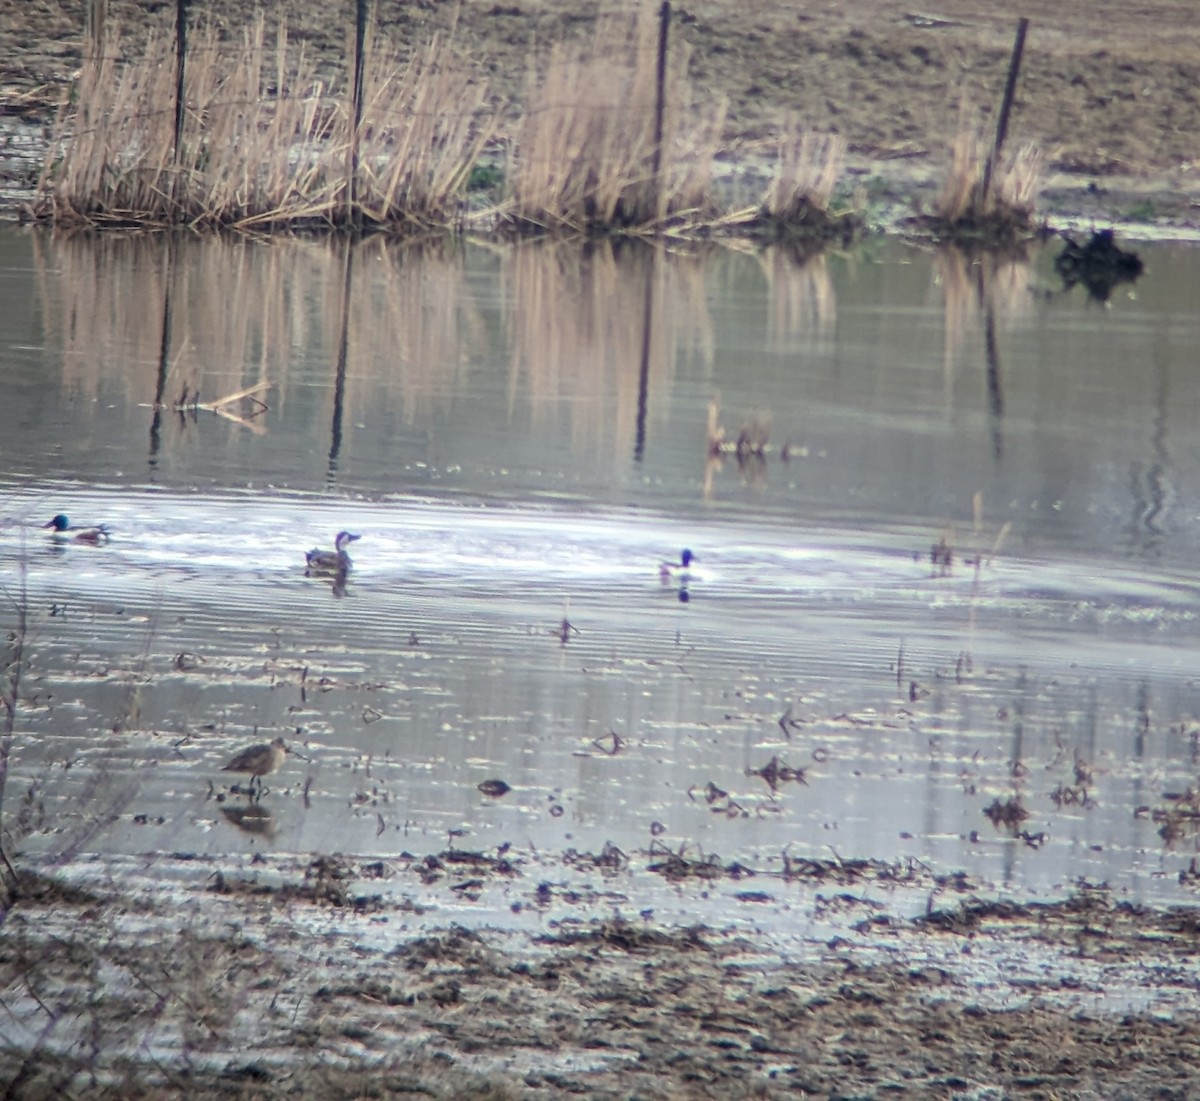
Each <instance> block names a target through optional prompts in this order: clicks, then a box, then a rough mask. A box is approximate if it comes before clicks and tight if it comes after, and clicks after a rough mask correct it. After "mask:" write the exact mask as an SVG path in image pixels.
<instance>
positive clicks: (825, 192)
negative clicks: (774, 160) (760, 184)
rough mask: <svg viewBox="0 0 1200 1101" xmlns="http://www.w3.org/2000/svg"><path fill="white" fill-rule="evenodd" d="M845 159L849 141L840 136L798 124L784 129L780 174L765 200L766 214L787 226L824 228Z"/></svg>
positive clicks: (777, 174)
mask: <svg viewBox="0 0 1200 1101" xmlns="http://www.w3.org/2000/svg"><path fill="white" fill-rule="evenodd" d="M845 157H846V139H845V138H843V137H841V136H840V135H839V134H816V133H813V132H811V131H808V130H803V129H801V128H800V127H799V126H797V125H795V124H792V125H790V126H787V127H785V128H784V130H783V132H782V133H781V135H780V138H779V148H778V167H777V171H776V173H775V176H774V177H773V178H772V180H771V183H770V184H769V185H768V187H767V192H766V195H765V196H764V197H763V211H764V213H765V214H766V215H767V217H768V218H770V219H772V220H773V221H776V222H780V223H784V224H787V225H792V226H803V225H814V224H817V225H823V224H824V223H825V222H826V221H827V220H828V217H829V202H830V199H832V198H833V191H834V188H835V187H836V186H837V183H838V180H839V179H840V178H841V174H842V165H843V162H844V160H845Z"/></svg>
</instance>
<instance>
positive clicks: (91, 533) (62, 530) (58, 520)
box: [42, 512, 110, 547]
mask: <svg viewBox="0 0 1200 1101" xmlns="http://www.w3.org/2000/svg"><path fill="white" fill-rule="evenodd" d="M42 527H43V528H48V529H49V530H50V538H51V539H52V540H54V542H56V543H89V544H91V545H92V546H93V547H95V546H99V545H100V544H101V543H107V542H108V540H109V535H110V532H109V527H108V525H107V524H97V525H96V526H95V527H90V528H84V527H72V526H71V521H70V518H69V517H68V516H67V515H66V513H63V512H60V513H59V514H58V515H57V516H55V517H54V518H53V519H51V520H50V521H49V522H48V523H45V524H43V525H42Z"/></svg>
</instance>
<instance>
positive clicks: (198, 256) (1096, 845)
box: [0, 233, 1200, 897]
mask: <svg viewBox="0 0 1200 1101" xmlns="http://www.w3.org/2000/svg"><path fill="white" fill-rule="evenodd" d="M1147 258H1148V263H1149V273H1150V274H1149V275H1148V276H1147V278H1146V280H1145V282H1144V283H1143V284H1142V285H1139V288H1138V296H1137V298H1132V297H1128V296H1126V297H1124V298H1118V299H1117V300H1116V301H1115V303H1114V304H1113V306H1112V307H1111V308H1110V309H1108V310H1101V309H1098V308H1096V307H1095V306H1092V305H1088V304H1087V303H1085V302H1084V301H1083V300H1082V298H1080V299H1078V300H1077V299H1073V298H1070V297H1068V296H1052V295H1049V294H1047V293H1046V291H1047V290H1048V287H1049V283H1048V272H1049V267H1050V264H1049V257H1047V256H1043V255H1037V256H1034V257H1033V258H1032V259H1030V260H1020V261H1018V260H1010V259H1000V260H997V259H981V260H973V259H971V258H969V257H966V256H964V255H962V254H960V253H954V252H933V251H925V250H920V249H913V248H908V247H905V246H902V245H900V244H897V243H895V242H889V241H878V242H870V243H868V245H867V246H866V247H865V248H864V249H863V250H861V251H859V252H857V253H855V254H852V255H828V256H824V257H818V258H816V259H808V260H805V259H803V258H798V257H795V256H792V255H789V253H788V252H787V251H786V250H781V249H764V250H748V249H746V248H745V247H744V246H738V247H736V248H726V247H724V246H717V245H712V246H708V247H704V248H689V249H687V250H683V251H678V252H673V251H669V250H650V249H647V248H642V247H635V246H630V245H626V246H621V247H618V246H616V245H613V244H611V243H599V244H595V245H592V246H588V247H584V248H580V247H575V246H566V245H563V244H561V243H559V244H555V243H535V242H526V243H523V244H520V245H516V246H512V247H504V248H497V247H494V246H491V245H475V244H466V245H451V244H446V243H444V242H435V243H426V244H417V245H412V244H409V245H398V244H396V243H394V242H388V241H385V240H382V239H373V240H368V241H365V242H362V243H360V244H357V245H354V246H350V247H346V246H344V245H343V246H335V247H331V246H329V245H326V244H323V243H316V242H311V241H303V240H291V241H275V240H271V241H262V242H259V241H248V240H247V241H215V242H214V241H203V242H202V241H195V240H182V239H181V240H176V241H175V242H173V243H172V244H170V245H169V246H168V245H164V243H163V242H161V241H156V240H150V239H135V238H119V237H99V238H56V237H45V236H25V235H16V234H11V233H10V234H8V235H6V237H5V239H4V241H3V246H2V250H0V262H3V263H7V264H8V273H7V274H6V275H5V278H6V280H7V281H9V282H12V283H19V285H20V287H21V293H22V294H23V295H24V296H25V297H24V300H22V298H21V297H20V295H17V296H14V298H13V306H12V309H11V310H10V311H8V312H5V313H4V314H3V315H0V339H3V343H4V348H5V355H6V359H7V362H8V364H9V367H8V373H9V379H10V393H11V395H12V400H10V401H9V402H8V403H6V404H5V405H4V406H3V407H2V408H0V433H2V434H3V439H4V440H5V445H4V446H5V458H6V473H5V475H4V490H3V492H4V515H5V518H6V524H5V526H4V527H3V528H2V529H0V555H2V556H3V560H4V563H5V571H6V576H7V577H9V578H10V579H12V578H16V577H17V576H22V577H23V579H24V580H23V583H24V584H25V585H27V589H28V594H29V596H28V601H29V608H30V612H31V619H30V623H31V627H30V638H31V643H32V645H31V650H30V653H31V654H32V655H33V656H32V657H31V658H30V674H29V677H28V678H27V685H28V686H29V688H28V692H29V700H28V707H27V708H26V710H25V711H24V712H23V713H22V722H21V723H20V724H19V729H18V732H17V760H18V766H19V776H20V777H22V778H23V781H22V782H25V783H30V782H35V783H37V784H38V785H39V791H40V793H41V795H42V800H43V801H42V805H43V806H44V807H45V808H46V811H45V814H46V817H45V818H44V819H43V820H42V821H40V822H39V823H35V824H34V825H35V828H34V829H33V831H32V833H31V835H30V837H29V838H28V839H27V840H26V841H25V842H24V847H25V849H26V851H33V850H34V849H39V848H40V849H43V850H45V851H58V850H60V849H61V847H62V846H63V845H64V844H66V845H67V846H68V847H70V846H76V847H82V848H83V849H85V850H90V849H98V850H103V851H115V852H141V851H155V850H166V849H171V850H208V851H241V850H243V849H246V848H255V847H261V846H273V847H276V848H280V849H288V850H297V851H306V850H313V851H328V850H329V849H330V848H331V847H336V848H341V849H345V850H349V851H354V852H363V853H376V852H377V853H380V854H387V853H389V852H396V851H399V850H401V849H410V850H411V849H416V850H422V851H423V850H425V849H430V850H431V851H432V850H433V849H436V848H437V846H438V845H440V844H443V843H444V842H445V839H446V838H447V837H451V836H462V837H466V838H468V839H469V841H468V842H466V843H468V844H472V845H475V846H478V847H480V848H486V847H490V846H496V845H500V844H502V843H505V842H511V843H513V844H516V845H525V846H530V847H532V848H533V849H535V850H536V851H538V852H555V851H558V852H561V851H563V850H565V849H567V848H571V847H577V848H586V849H590V850H591V851H594V852H600V851H601V850H602V848H603V847H604V845H605V844H606V843H612V844H614V845H617V846H619V847H620V848H621V849H622V850H624V851H626V852H637V851H645V850H646V849H647V848H648V847H649V846H650V845H651V844H656V845H669V846H670V847H672V848H675V849H678V848H679V847H681V846H682V847H688V846H692V847H694V850H695V851H702V852H709V853H718V854H720V856H721V857H722V858H724V859H727V860H728V859H740V860H744V861H746V862H748V863H753V864H756V865H757V866H759V867H762V868H764V869H772V868H774V869H778V868H780V867H781V866H782V865H783V863H784V862H785V860H786V859H789V858H790V857H794V856H796V855H798V854H820V855H826V854H828V853H830V852H835V853H837V854H838V855H839V856H841V857H854V856H876V857H882V858H887V859H898V860H899V859H908V858H916V859H919V860H921V861H924V862H927V863H929V864H930V866H932V867H934V868H936V869H938V870H943V871H944V870H955V869H959V868H963V869H966V870H967V871H968V872H970V873H971V874H973V875H978V876H979V877H980V878H981V879H984V880H987V881H990V882H995V883H1002V884H1007V885H1009V886H1011V887H1013V888H1014V889H1016V890H1020V891H1026V890H1035V891H1047V892H1048V891H1053V890H1058V889H1062V888H1064V887H1066V886H1069V885H1070V884H1072V883H1074V882H1076V881H1077V880H1078V879H1080V878H1086V879H1091V880H1109V881H1111V882H1113V883H1115V884H1119V885H1120V886H1122V887H1123V888H1126V889H1128V890H1130V891H1131V892H1133V893H1134V894H1136V895H1138V896H1140V897H1148V896H1155V897H1157V896H1165V897H1169V896H1172V895H1173V894H1174V893H1178V892H1179V891H1181V890H1184V889H1186V888H1184V887H1181V886H1180V883H1179V880H1178V873H1179V872H1180V871H1181V870H1184V869H1185V868H1186V867H1187V864H1188V861H1189V860H1190V858H1191V853H1192V852H1193V851H1194V849H1195V837H1194V836H1193V835H1189V834H1188V833H1187V832H1186V831H1183V832H1181V833H1176V834H1175V835H1174V836H1173V837H1172V839H1171V844H1170V845H1169V846H1168V845H1166V844H1165V843H1164V840H1163V838H1162V836H1160V830H1161V829H1162V828H1163V823H1164V821H1165V819H1164V818H1163V814H1165V813H1166V811H1167V810H1168V809H1169V808H1170V806H1171V805H1172V801H1171V800H1170V799H1169V798H1168V795H1170V794H1171V793H1178V792H1182V791H1184V790H1185V789H1186V788H1188V786H1189V785H1191V784H1194V783H1195V777H1196V772H1197V763H1196V752H1197V749H1196V745H1197V738H1196V734H1195V725H1196V724H1195V722H1194V719H1193V716H1194V703H1193V701H1194V694H1195V689H1194V684H1193V676H1194V668H1195V657H1196V647H1195V642H1194V638H1195V614H1194V599H1193V586H1192V582H1191V561H1192V556H1193V551H1192V548H1193V546H1194V543H1195V534H1196V533H1195V524H1196V516H1195V509H1194V508H1193V507H1192V506H1191V504H1190V503H1189V502H1191V501H1192V500H1194V499H1195V496H1196V494H1195V487H1196V482H1197V474H1198V471H1197V455H1196V453H1195V449H1194V448H1192V447H1190V445H1189V444H1188V443H1187V441H1188V440H1189V439H1190V420H1191V419H1192V418H1191V409H1192V406H1193V404H1194V403H1195V400H1196V388H1197V386H1200V382H1198V381H1197V379H1196V377H1195V374H1196V373H1195V371H1194V367H1193V364H1192V363H1191V358H1192V352H1191V349H1192V348H1194V347H1195V345H1196V343H1197V340H1198V338H1200V332H1198V331H1197V329H1198V328H1200V323H1198V321H1197V318H1196V315H1195V312H1194V310H1193V309H1192V307H1191V305H1190V303H1189V302H1188V301H1187V296H1186V295H1185V294H1184V292H1183V291H1182V290H1181V287H1185V286H1187V285H1188V284H1189V283H1190V285H1191V286H1194V285H1195V282H1196V277H1197V275H1198V274H1200V273H1198V272H1197V271H1196V270H1195V269H1196V265H1197V258H1196V256H1195V255H1194V254H1191V253H1187V252H1185V251H1181V250H1172V249H1168V248H1155V249H1147ZM19 270H25V271H27V272H29V273H30V278H29V280H28V281H27V282H21V281H20V280H19V279H18V278H17V276H16V275H15V274H14V273H15V272H17V271H19ZM260 386H261V387H263V389H262V390H261V391H256V393H259V394H260V395H261V400H262V402H263V403H264V404H265V406H266V408H265V409H258V408H256V407H254V405H253V404H252V403H249V402H248V400H247V399H244V398H238V399H236V400H234V401H231V402H230V403H228V405H227V406H225V407H223V408H224V413H225V415H221V414H220V413H218V412H214V411H213V410H212V409H206V408H203V406H202V404H198V403H208V404H209V405H211V404H212V403H214V402H215V401H216V400H217V399H219V398H222V397H227V396H230V395H236V394H238V393H239V392H244V391H247V390H249V389H251V388H256V387H260ZM197 395H199V397H198V398H197ZM181 399H182V400H181ZM177 404H178V408H176V406H177ZM710 410H712V413H711V414H710ZM710 415H711V416H712V417H713V418H714V422H711V423H710ZM712 423H715V424H716V425H717V427H719V428H721V429H723V430H724V435H725V437H726V438H727V439H730V440H734V439H736V438H737V437H738V435H739V434H740V433H741V432H742V430H743V428H744V426H745V425H747V424H751V423H753V424H756V425H758V426H759V427H758V428H757V429H756V430H755V432H756V435H757V436H763V435H765V441H763V442H764V443H765V446H760V447H757V448H755V449H753V451H751V452H746V453H742V454H740V455H739V454H738V453H737V451H736V450H734V451H733V452H721V451H719V450H718V451H716V452H714V451H713V449H712V447H711V443H712V440H711V437H712V435H713V428H712ZM60 509H61V510H66V511H68V512H69V513H70V514H71V515H72V518H73V519H77V520H79V521H85V520H86V521H87V522H97V521H104V522H107V523H108V524H110V525H111V527H112V530H113V539H112V542H111V544H110V545H108V546H104V547H95V548H92V547H74V546H71V547H66V548H63V547H58V548H56V549H52V548H49V547H47V546H45V545H44V542H43V538H42V533H40V532H37V531H36V530H35V529H34V525H37V524H41V523H44V522H45V521H46V520H47V519H48V518H49V516H50V515H52V514H53V513H54V512H57V511H60ZM341 529H350V530H353V531H355V532H358V533H361V535H362V540H361V542H359V543H356V544H355V549H356V553H355V556H354V564H353V568H352V569H351V570H349V571H348V572H347V573H346V575H345V577H344V578H343V579H342V584H341V585H340V586H337V585H333V586H331V585H330V584H329V583H328V581H327V580H326V581H322V580H321V579H318V578H306V577H305V576H304V556H303V552H304V550H306V549H307V548H308V547H310V546H312V545H314V543H315V544H319V545H326V544H328V543H330V542H331V540H332V538H333V535H334V534H335V533H336V532H337V531H339V530H341ZM935 545H940V546H941V547H942V548H943V549H942V551H939V557H938V559H937V561H935V562H931V560H930V548H931V546H935ZM683 547H689V548H691V549H693V550H695V551H696V552H697V554H698V556H699V562H698V564H697V568H695V569H694V570H692V571H690V576H689V579H688V580H687V582H686V593H687V595H688V597H689V599H688V600H687V601H686V602H684V601H681V600H680V591H681V586H680V585H678V584H668V585H665V586H664V585H663V584H662V582H661V580H660V577H659V568H660V563H661V562H663V561H664V560H667V559H673V558H675V557H676V556H677V555H678V554H679V552H680V549H681V548H683ZM946 556H948V562H947V559H946ZM339 588H340V592H339V591H338V589H339ZM12 591H16V590H15V587H14V589H13V590H12ZM335 598H336V599H335ZM564 622H566V623H567V624H568V625H569V629H565V628H564V626H563V624H564ZM276 735H283V736H285V737H286V738H287V739H288V740H289V741H292V742H295V743H296V744H298V745H299V746H301V747H303V750H304V753H305V755H306V756H307V757H308V758H309V760H308V761H306V762H295V761H289V762H288V763H287V764H286V765H285V767H284V769H282V770H281V771H280V772H279V773H277V774H274V775H273V776H272V778H271V779H272V781H273V782H272V783H271V784H270V787H271V788H272V789H273V790H272V791H271V793H270V795H269V797H268V798H266V799H264V800H263V802H262V804H260V805H254V806H251V805H249V804H244V803H241V802H238V801H237V800H238V797H237V796H230V795H228V794H227V793H226V791H225V790H224V789H223V788H222V782H221V777H220V773H219V766H220V763H221V762H222V761H223V760H227V759H228V757H229V755H230V753H231V750H234V749H236V748H238V747H239V746H241V745H244V744H246V743H247V742H249V741H254V740H269V739H270V738H271V737H274V736H276ZM771 777H774V779H775V782H771V779H770V778H771ZM780 777H783V778H784V779H783V780H782V781H781V780H780ZM496 778H499V779H503V780H504V781H505V782H506V783H507V784H508V785H510V788H511V790H510V791H509V792H508V793H507V794H505V795H504V796H503V797H499V798H489V797H488V796H486V795H483V794H481V792H480V790H479V785H480V784H481V783H483V782H484V781H487V780H489V779H496ZM81 808H91V809H90V810H87V811H86V812H85V811H83V810H81ZM1139 808H1140V809H1139ZM989 811H990V812H991V814H990V816H989V814H988V813H985V812H989ZM1018 811H1019V812H1020V814H1018ZM80 815H82V817H72V816H80ZM1156 815H1157V818H1156ZM64 822H67V823H71V822H74V823H75V824H74V825H67V826H64V824H63V823H64ZM72 831H75V832H74V833H73V832H72ZM67 835H70V837H71V838H74V839H73V840H69V841H64V837H65V836H67Z"/></svg>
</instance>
